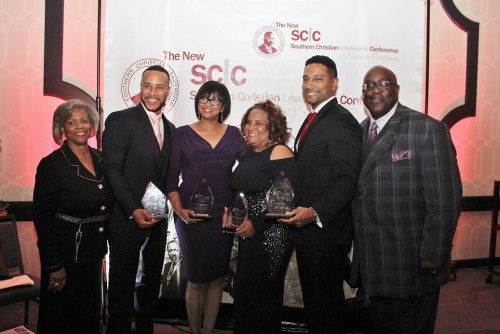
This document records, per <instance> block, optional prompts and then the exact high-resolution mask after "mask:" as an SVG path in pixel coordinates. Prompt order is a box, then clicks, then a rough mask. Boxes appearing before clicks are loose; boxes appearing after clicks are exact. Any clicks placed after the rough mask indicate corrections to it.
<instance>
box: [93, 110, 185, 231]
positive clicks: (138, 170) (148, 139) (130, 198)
mask: <svg viewBox="0 0 500 334" xmlns="http://www.w3.org/2000/svg"><path fill="white" fill-rule="evenodd" d="M162 117H163V124H164V135H163V149H162V150H161V151H160V147H159V145H158V142H157V139H156V136H155V134H154V131H153V127H152V126H151V121H150V120H149V117H148V115H147V114H146V111H145V110H144V108H143V107H142V104H139V105H137V106H135V107H132V108H129V109H125V110H121V111H116V112H113V113H111V114H110V115H109V116H108V117H107V119H106V123H105V128H104V132H103V137H102V148H103V157H104V172H105V174H106V177H107V178H108V182H109V183H110V185H111V188H112V190H113V195H114V196H115V200H116V204H115V207H114V209H113V213H112V216H111V221H110V231H111V232H120V233H122V232H123V233H140V235H143V236H144V235H149V233H150V231H151V229H141V228H139V227H138V226H137V224H136V222H135V221H134V220H133V219H129V217H130V216H131V215H132V212H133V211H134V210H135V209H137V208H142V204H141V199H142V196H143V195H144V191H145V190H146V186H147V184H148V183H149V181H151V182H153V183H154V184H155V185H156V186H157V187H158V188H159V189H160V190H162V191H163V192H165V182H166V174H167V169H168V160H169V155H170V145H171V143H172V136H173V134H174V131H175V126H174V125H173V124H172V123H171V122H169V121H168V120H167V119H166V118H165V116H162ZM124 220H127V221H128V223H129V224H123V221H124Z"/></svg>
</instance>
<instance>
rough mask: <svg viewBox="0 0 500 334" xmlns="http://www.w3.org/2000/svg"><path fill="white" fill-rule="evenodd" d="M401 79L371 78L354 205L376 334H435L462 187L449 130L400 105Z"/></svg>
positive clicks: (356, 267) (357, 248) (383, 73)
mask: <svg viewBox="0 0 500 334" xmlns="http://www.w3.org/2000/svg"><path fill="white" fill-rule="evenodd" d="M399 88H400V87H399V85H398V83H397V78H396V75H395V74H394V73H393V72H392V71H390V70H389V69H387V68H385V67H382V66H375V67H373V68H371V69H370V70H369V71H368V72H367V73H366V75H365V77H364V82H363V88H362V89H363V101H364V104H365V106H366V108H367V109H368V111H369V112H370V116H369V117H368V118H367V119H365V120H364V121H363V122H362V123H361V126H362V128H363V131H364V132H363V137H364V144H363V167H362V170H361V174H360V178H359V182H358V193H357V196H356V198H355V200H354V201H353V204H352V205H353V213H354V224H355V245H354V252H355V256H354V259H353V262H354V263H353V275H356V274H359V275H360V278H361V284H362V286H363V288H364V289H365V290H366V292H367V294H368V296H369V300H370V311H371V315H372V319H373V323H374V326H375V330H376V333H432V332H433V329H434V324H435V320H436V313H437V306H438V300H439V289H440V287H441V286H442V285H443V284H445V283H446V280H447V278H448V269H449V266H450V251H451V243H452V240H453V234H454V232H455V226H456V223H457V220H458V217H459V215H460V212H461V200H462V184H461V181H460V173H459V170H458V166H457V160H456V151H455V148H454V146H453V143H452V140H451V136H450V132H449V130H448V128H447V126H446V125H445V124H444V123H442V122H439V121H437V120H435V119H433V118H431V117H429V116H427V115H425V114H423V113H420V112H417V111H415V110H411V109H409V108H407V107H405V106H403V105H402V104H400V103H399V102H398V96H399ZM373 124H376V125H373Z"/></svg>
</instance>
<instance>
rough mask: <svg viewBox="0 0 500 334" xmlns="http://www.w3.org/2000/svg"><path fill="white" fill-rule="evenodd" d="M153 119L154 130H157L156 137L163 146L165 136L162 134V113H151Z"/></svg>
mask: <svg viewBox="0 0 500 334" xmlns="http://www.w3.org/2000/svg"><path fill="white" fill-rule="evenodd" d="M150 118H151V121H152V122H153V130H154V132H155V136H156V139H157V140H158V145H160V150H161V147H162V146H163V136H162V134H161V128H160V127H161V122H160V121H161V115H160V116H159V117H158V116H156V115H150Z"/></svg>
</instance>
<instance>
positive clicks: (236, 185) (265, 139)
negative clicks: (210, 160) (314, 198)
mask: <svg viewBox="0 0 500 334" xmlns="http://www.w3.org/2000/svg"><path fill="white" fill-rule="evenodd" d="M241 132H242V134H243V135H244V137H245V140H246V141H247V143H248V149H247V151H246V152H245V154H244V155H243V157H242V158H241V159H240V161H239V165H238V166H237V168H236V169H235V170H234V172H233V174H232V177H231V187H232V188H233V190H234V191H235V192H239V191H243V192H244V194H245V197H246V199H247V201H248V219H246V220H245V221H244V222H243V224H241V225H240V226H239V227H238V228H237V229H236V235H237V236H238V237H239V238H240V239H239V250H238V264H237V269H236V278H235V285H234V310H235V331H234V333H236V334H241V333H280V331H281V314H282V305H283V289H284V281H285V274H286V270H287V267H288V262H289V260H290V256H291V254H292V250H293V243H292V239H291V237H290V231H289V226H288V225H286V224H282V223H280V222H279V221H278V220H277V219H269V218H266V217H265V214H266V213H267V212H268V210H267V205H266V200H265V195H266V192H267V190H268V189H269V187H270V186H271V185H272V183H273V182H274V181H275V180H276V178H277V177H278V176H279V175H280V173H281V172H282V171H283V172H284V173H285V175H286V177H287V178H288V179H289V180H290V182H291V183H292V187H293V190H294V194H295V198H294V200H295V201H297V200H298V194H299V189H298V187H299V172H298V168H297V164H296V162H295V158H294V156H293V153H292V151H291V150H290V149H289V148H288V147H287V146H286V143H287V141H288V139H289V137H290V134H289V133H288V131H287V124H286V118H285V116H284V115H283V112H282V110H281V109H280V108H279V107H278V106H277V105H275V104H274V103H272V102H271V101H269V100H268V101H265V102H262V103H257V104H255V105H253V106H252V107H251V108H250V109H249V110H248V111H247V112H246V113H245V115H244V116H243V119H242V122H241ZM230 225H231V224H230V219H226V220H225V221H224V226H225V227H228V226H230Z"/></svg>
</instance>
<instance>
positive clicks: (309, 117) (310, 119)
mask: <svg viewBox="0 0 500 334" xmlns="http://www.w3.org/2000/svg"><path fill="white" fill-rule="evenodd" d="M314 117H316V113H315V112H311V113H309V115H307V118H306V122H305V123H304V127H303V128H302V132H301V133H300V136H299V141H298V142H299V143H300V142H301V141H302V138H303V137H304V135H305V134H306V132H307V129H308V128H309V125H311V123H312V121H313V119H314Z"/></svg>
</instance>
